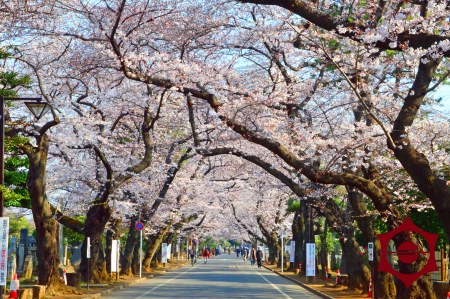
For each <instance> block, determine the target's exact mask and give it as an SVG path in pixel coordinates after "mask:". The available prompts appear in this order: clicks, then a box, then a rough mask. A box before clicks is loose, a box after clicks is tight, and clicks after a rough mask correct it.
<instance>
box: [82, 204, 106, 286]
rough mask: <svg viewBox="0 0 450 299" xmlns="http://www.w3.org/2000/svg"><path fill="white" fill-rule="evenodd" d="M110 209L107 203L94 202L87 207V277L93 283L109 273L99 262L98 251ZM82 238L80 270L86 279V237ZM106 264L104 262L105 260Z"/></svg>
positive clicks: (104, 278)
mask: <svg viewBox="0 0 450 299" xmlns="http://www.w3.org/2000/svg"><path fill="white" fill-rule="evenodd" d="M111 213H112V209H111V207H110V206H109V205H108V203H100V204H94V205H92V206H91V207H90V208H89V211H88V213H87V217H86V222H85V224H84V231H85V237H86V238H87V237H90V243H91V258H90V259H89V270H90V271H89V272H90V273H89V278H90V280H92V281H93V282H95V283H99V282H101V281H102V280H108V279H109V275H108V273H107V272H106V265H105V267H103V264H101V263H100V264H99V253H100V250H101V249H102V246H101V236H102V233H103V230H104V229H105V226H106V223H107V222H108V220H109V219H110V217H111ZM86 238H85V239H84V242H83V246H82V247H81V254H82V255H81V264H80V272H81V274H82V276H83V279H84V280H86V279H87V271H88V264H87V263H88V259H87V258H86V246H87V239H86ZM105 264H106V262H105Z"/></svg>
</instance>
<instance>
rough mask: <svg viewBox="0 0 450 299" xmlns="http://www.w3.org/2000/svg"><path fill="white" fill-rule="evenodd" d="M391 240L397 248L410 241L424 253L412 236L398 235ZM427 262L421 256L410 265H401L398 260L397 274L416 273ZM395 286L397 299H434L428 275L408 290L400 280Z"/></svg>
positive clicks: (434, 295) (419, 243)
mask: <svg viewBox="0 0 450 299" xmlns="http://www.w3.org/2000/svg"><path fill="white" fill-rule="evenodd" d="M393 239H394V242H395V246H396V247H397V248H399V246H400V245H401V244H403V243H405V242H408V241H411V242H413V243H414V244H416V245H417V246H418V250H419V251H424V248H423V246H422V245H421V242H419V241H418V240H417V239H416V238H415V237H414V236H413V235H406V234H405V233H399V234H397V235H396V236H395V237H394V238H393ZM427 262H428V258H427V257H425V256H424V255H422V254H419V255H418V258H417V260H416V261H415V262H414V263H412V264H405V263H402V262H401V260H400V259H399V260H398V267H399V272H400V273H405V274H409V273H417V272H418V271H420V269H422V268H423V267H424V266H425V265H426V263H427ZM396 286H397V298H398V299H419V298H420V299H436V294H435V293H434V290H433V284H432V282H431V276H430V275H429V274H428V275H423V276H421V277H419V278H418V279H417V280H416V281H415V282H414V283H413V284H412V285H411V286H410V287H408V288H407V287H405V285H404V284H403V282H401V281H400V280H398V281H397V283H396Z"/></svg>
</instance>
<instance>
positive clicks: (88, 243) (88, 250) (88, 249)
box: [86, 237, 91, 259]
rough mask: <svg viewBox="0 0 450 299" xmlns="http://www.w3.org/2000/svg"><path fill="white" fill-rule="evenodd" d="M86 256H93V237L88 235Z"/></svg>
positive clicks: (88, 257)
mask: <svg viewBox="0 0 450 299" xmlns="http://www.w3.org/2000/svg"><path fill="white" fill-rule="evenodd" d="M86 258H87V259H90V258H91V238H89V237H87V242H86Z"/></svg>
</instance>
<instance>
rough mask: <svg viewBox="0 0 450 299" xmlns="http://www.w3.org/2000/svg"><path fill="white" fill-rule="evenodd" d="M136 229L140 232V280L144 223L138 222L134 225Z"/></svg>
mask: <svg viewBox="0 0 450 299" xmlns="http://www.w3.org/2000/svg"><path fill="white" fill-rule="evenodd" d="M134 228H135V229H136V230H137V231H139V234H140V245H139V278H142V230H143V229H144V223H142V222H140V221H138V222H136V224H135V225H134Z"/></svg>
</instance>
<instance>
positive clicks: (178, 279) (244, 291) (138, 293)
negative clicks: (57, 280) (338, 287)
mask: <svg viewBox="0 0 450 299" xmlns="http://www.w3.org/2000/svg"><path fill="white" fill-rule="evenodd" d="M105 298H110V299H112V298H117V299H119V298H120V299H123V298H133V299H148V298H179V299H182V298H268V299H269V298H270V299H273V298H302V299H318V298H320V297H318V296H316V295H314V294H312V293H310V292H309V291H307V290H305V289H303V288H302V287H300V286H298V285H297V284H295V283H292V282H291V281H289V280H286V279H284V278H282V277H280V276H278V275H277V274H275V273H272V272H270V271H268V270H266V269H264V268H262V269H258V268H257V267H256V265H255V266H254V267H252V266H250V263H249V262H248V261H247V264H244V262H243V261H242V259H240V258H239V259H238V258H236V256H235V255H228V254H225V255H220V256H218V257H216V258H214V259H210V260H209V261H208V263H207V264H206V265H205V264H203V261H202V260H200V259H199V261H198V262H197V264H196V265H195V266H194V267H192V266H190V264H189V265H187V266H185V267H183V268H180V269H178V270H175V271H172V272H170V273H167V274H166V275H164V276H161V277H158V278H153V279H149V280H147V281H145V282H144V283H141V284H139V285H135V286H132V287H129V288H127V289H124V290H123V291H120V292H117V293H114V294H111V295H109V296H106V297H105Z"/></svg>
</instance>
